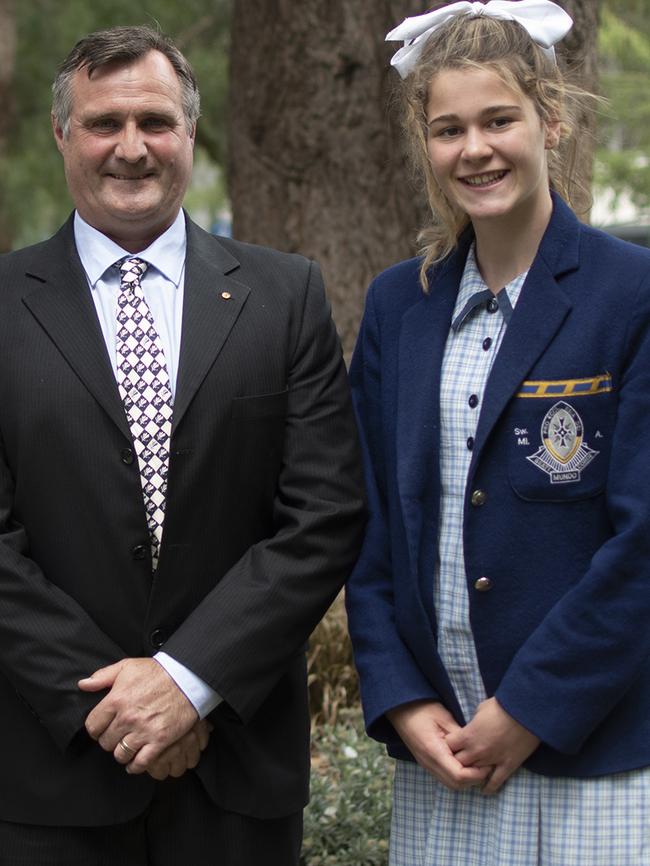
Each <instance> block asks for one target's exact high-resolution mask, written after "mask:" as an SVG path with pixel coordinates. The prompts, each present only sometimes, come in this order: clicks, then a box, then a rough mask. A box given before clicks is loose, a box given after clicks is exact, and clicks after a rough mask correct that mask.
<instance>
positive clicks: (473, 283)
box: [452, 241, 528, 318]
mask: <svg viewBox="0 0 650 866" xmlns="http://www.w3.org/2000/svg"><path fill="white" fill-rule="evenodd" d="M527 276H528V271H524V273H523V274H519V275H518V276H516V277H515V278H514V280H511V281H510V282H509V283H508V285H507V286H504V289H505V292H506V294H507V296H508V300H509V301H510V305H511V306H512V308H513V309H514V308H515V305H516V303H517V301H518V300H519V295H520V294H521V289H522V286H523V285H524V281H525V279H526V277H527ZM483 289H487V285H486V283H485V280H484V279H483V277H482V276H481V272H480V271H479V269H478V264H477V262H476V242H475V241H474V242H472V245H471V246H470V248H469V252H468V254H467V261H466V262H465V269H464V271H463V276H462V277H461V280H460V286H459V288H458V296H457V298H456V304H455V306H454V315H453V316H452V318H455V317H456V316H457V315H458V313H459V312H460V311H461V310H462V309H463V308H464V307H465V304H466V303H467V302H468V301H469V299H470V298H471V297H472V295H474V294H475V293H476V292H480V291H483Z"/></svg>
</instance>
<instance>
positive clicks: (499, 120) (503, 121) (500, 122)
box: [490, 117, 510, 129]
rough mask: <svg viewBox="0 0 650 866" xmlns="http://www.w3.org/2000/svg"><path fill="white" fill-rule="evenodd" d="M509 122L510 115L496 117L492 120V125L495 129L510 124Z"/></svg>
mask: <svg viewBox="0 0 650 866" xmlns="http://www.w3.org/2000/svg"><path fill="white" fill-rule="evenodd" d="M509 123H510V118H509V117H495V118H494V119H493V120H491V121H490V126H492V127H494V128H495V129H502V128H503V127H504V126H508V124H509Z"/></svg>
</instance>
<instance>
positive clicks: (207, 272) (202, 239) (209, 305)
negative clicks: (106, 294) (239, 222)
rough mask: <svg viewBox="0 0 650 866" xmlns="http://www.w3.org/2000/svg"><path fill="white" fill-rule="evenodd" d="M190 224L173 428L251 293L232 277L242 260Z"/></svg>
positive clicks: (185, 409) (182, 414)
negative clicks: (239, 260)
mask: <svg viewBox="0 0 650 866" xmlns="http://www.w3.org/2000/svg"><path fill="white" fill-rule="evenodd" d="M186 224H187V260H186V266H185V290H184V298H183V330H182V336H181V348H180V358H179V365H178V380H177V383H176V399H175V401H174V419H173V422H172V429H173V430H175V429H176V428H177V427H178V425H179V424H180V422H181V420H182V419H183V416H184V415H185V412H186V411H187V408H188V406H189V405H190V403H191V402H192V399H193V397H194V395H195V394H196V391H197V389H198V388H199V387H200V385H201V383H202V382H203V379H204V378H205V376H206V374H207V372H208V370H209V369H210V367H211V366H212V365H213V363H214V361H215V359H216V357H217V355H218V354H219V352H220V351H221V348H222V346H223V344H224V342H225V341H226V339H227V337H228V334H229V333H230V330H231V328H232V327H233V325H234V324H235V322H236V320H237V317H238V316H239V313H240V312H241V310H242V307H243V306H244V304H245V303H246V298H247V297H248V294H249V292H250V289H249V288H248V287H247V286H245V285H243V284H242V283H240V282H238V281H237V280H236V279H235V278H234V277H233V276H231V273H232V271H235V270H236V269H237V268H238V267H239V262H238V260H237V259H236V258H235V257H234V256H232V255H231V254H230V253H229V252H228V251H227V250H226V249H225V248H224V247H223V246H221V244H220V243H219V241H218V240H217V239H216V238H215V237H213V236H212V235H209V234H208V233H207V232H204V231H202V230H201V229H200V228H199V227H198V226H196V225H195V224H194V223H193V222H192V221H191V220H190V219H188V218H187V216H186Z"/></svg>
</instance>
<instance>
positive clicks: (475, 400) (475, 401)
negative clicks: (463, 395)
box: [467, 394, 478, 409]
mask: <svg viewBox="0 0 650 866" xmlns="http://www.w3.org/2000/svg"><path fill="white" fill-rule="evenodd" d="M467 403H468V404H469V408H470V409H476V407H477V406H478V397H477V396H476V394H472V395H471V396H470V398H469V400H468V401H467Z"/></svg>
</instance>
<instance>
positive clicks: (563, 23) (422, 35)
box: [386, 0, 573, 78]
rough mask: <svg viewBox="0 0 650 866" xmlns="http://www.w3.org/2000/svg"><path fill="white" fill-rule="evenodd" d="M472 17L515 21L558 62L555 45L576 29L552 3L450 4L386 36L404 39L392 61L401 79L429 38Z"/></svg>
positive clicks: (507, 0)
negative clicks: (453, 22) (453, 20)
mask: <svg viewBox="0 0 650 866" xmlns="http://www.w3.org/2000/svg"><path fill="white" fill-rule="evenodd" d="M458 15H471V16H473V17H474V16H476V17H480V16H481V15H484V16H486V17H487V18H501V19H503V20H504V21H516V22H517V23H518V24H521V26H522V27H523V28H524V29H525V30H527V31H528V33H529V34H530V37H531V39H532V40H533V42H536V43H537V44H538V45H539V46H540V47H541V48H542V49H543V50H544V52H545V53H546V54H548V55H549V57H551V58H553V59H555V50H554V49H553V46H554V45H555V43H556V42H559V41H560V39H563V38H564V37H565V36H566V34H567V33H568V32H569V30H570V29H571V27H572V26H573V19H572V18H571V16H570V15H568V14H567V13H566V12H565V11H564V9H561V8H560V7H559V6H558V5H557V3H552V2H551V0H490V2H489V3H470V2H461V3H451V4H450V5H449V6H444V7H443V8H442V9H435V10H434V11H433V12H425V13H424V15H415V16H414V17H412V18H405V19H404V21H402V23H401V24H400V25H399V27H395V29H394V30H391V31H390V33H389V34H388V35H387V36H386V41H387V42H392V41H397V40H403V41H404V46H403V47H402V48H400V49H399V51H397V52H396V53H395V54H394V55H393V58H392V60H391V66H394V67H395V68H396V69H397V71H398V72H399V74H400V75H401V76H402V78H406V76H407V75H409V74H410V73H411V72H412V71H413V68H414V67H415V64H416V62H417V59H418V57H419V56H420V53H421V52H422V49H423V47H424V44H425V42H426V40H427V39H428V37H429V36H430V35H431V34H432V33H433V32H434V30H437V29H438V28H439V27H440V26H441V25H442V24H444V23H445V22H446V21H448V20H449V19H450V18H456V16H458Z"/></svg>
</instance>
